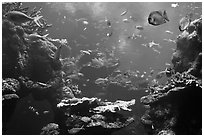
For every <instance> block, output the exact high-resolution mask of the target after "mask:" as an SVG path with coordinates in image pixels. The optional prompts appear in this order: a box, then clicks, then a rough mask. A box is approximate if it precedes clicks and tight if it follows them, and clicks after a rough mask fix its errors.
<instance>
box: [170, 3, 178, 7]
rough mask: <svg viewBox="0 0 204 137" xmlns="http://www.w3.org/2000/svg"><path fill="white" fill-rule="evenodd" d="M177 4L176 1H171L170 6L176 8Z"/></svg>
mask: <svg viewBox="0 0 204 137" xmlns="http://www.w3.org/2000/svg"><path fill="white" fill-rule="evenodd" d="M178 6H179V4H178V3H172V4H171V7H172V8H176V7H178Z"/></svg>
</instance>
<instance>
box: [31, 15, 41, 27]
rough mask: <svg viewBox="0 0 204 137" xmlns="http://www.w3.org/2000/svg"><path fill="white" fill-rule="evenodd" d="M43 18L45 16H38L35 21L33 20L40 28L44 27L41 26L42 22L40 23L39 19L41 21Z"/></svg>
mask: <svg viewBox="0 0 204 137" xmlns="http://www.w3.org/2000/svg"><path fill="white" fill-rule="evenodd" d="M42 17H43V16H37V17H35V18H34V20H33V21H34V22H35V23H36V24H37V25H38V26H39V27H41V26H42V24H41V23H40V21H39V19H41V18H42Z"/></svg>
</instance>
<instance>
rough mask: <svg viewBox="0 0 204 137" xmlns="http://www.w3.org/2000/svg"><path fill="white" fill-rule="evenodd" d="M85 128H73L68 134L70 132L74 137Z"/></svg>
mask: <svg viewBox="0 0 204 137" xmlns="http://www.w3.org/2000/svg"><path fill="white" fill-rule="evenodd" d="M83 127H84V125H83V126H82V127H80V128H72V129H70V130H68V132H69V134H71V135H73V134H76V133H78V132H79V131H80V130H84V128H83Z"/></svg>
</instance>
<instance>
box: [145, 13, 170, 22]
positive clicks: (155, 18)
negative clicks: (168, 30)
mask: <svg viewBox="0 0 204 137" xmlns="http://www.w3.org/2000/svg"><path fill="white" fill-rule="evenodd" d="M168 21H169V19H168V17H167V13H166V10H164V11H153V12H151V13H150V14H149V17H148V23H149V24H151V25H154V26H158V25H161V24H164V23H167V22H168Z"/></svg>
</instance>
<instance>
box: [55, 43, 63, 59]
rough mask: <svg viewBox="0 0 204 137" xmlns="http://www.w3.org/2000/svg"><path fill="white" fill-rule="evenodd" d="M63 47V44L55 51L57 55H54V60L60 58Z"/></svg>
mask: <svg viewBox="0 0 204 137" xmlns="http://www.w3.org/2000/svg"><path fill="white" fill-rule="evenodd" d="M61 49H62V44H61V45H60V46H59V47H58V48H57V51H56V52H55V55H54V60H59V58H60V55H61V54H60V53H61Z"/></svg>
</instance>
